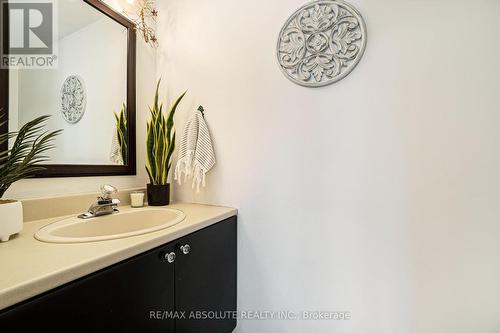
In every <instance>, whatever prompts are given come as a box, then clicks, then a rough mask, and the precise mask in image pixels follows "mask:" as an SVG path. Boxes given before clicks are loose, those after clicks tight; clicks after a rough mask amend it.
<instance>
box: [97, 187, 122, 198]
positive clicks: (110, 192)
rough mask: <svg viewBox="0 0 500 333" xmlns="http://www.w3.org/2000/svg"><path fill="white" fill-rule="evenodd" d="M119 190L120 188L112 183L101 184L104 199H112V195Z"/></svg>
mask: <svg viewBox="0 0 500 333" xmlns="http://www.w3.org/2000/svg"><path fill="white" fill-rule="evenodd" d="M117 192H118V189H117V188H116V187H114V186H112V185H108V184H106V185H102V186H101V198H102V199H104V200H109V199H111V195H113V194H115V193H117Z"/></svg>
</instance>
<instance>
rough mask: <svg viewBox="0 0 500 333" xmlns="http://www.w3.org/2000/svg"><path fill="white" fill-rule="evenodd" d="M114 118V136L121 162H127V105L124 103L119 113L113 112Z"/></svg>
mask: <svg viewBox="0 0 500 333" xmlns="http://www.w3.org/2000/svg"><path fill="white" fill-rule="evenodd" d="M115 119H116V136H117V137H118V144H119V145H120V153H121V156H122V160H123V164H124V165H127V164H128V148H127V147H128V127H127V107H126V106H125V103H123V105H122V109H121V111H120V113H118V114H117V113H115Z"/></svg>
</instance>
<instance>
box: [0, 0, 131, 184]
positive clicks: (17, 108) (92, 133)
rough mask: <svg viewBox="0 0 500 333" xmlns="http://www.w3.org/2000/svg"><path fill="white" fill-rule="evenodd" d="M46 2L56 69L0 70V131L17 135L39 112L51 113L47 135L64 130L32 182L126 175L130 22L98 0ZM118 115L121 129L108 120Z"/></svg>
mask: <svg viewBox="0 0 500 333" xmlns="http://www.w3.org/2000/svg"><path fill="white" fill-rule="evenodd" d="M8 3H9V6H11V3H10V2H8ZM54 3H55V4H56V6H57V7H56V8H57V11H56V13H57V14H56V16H57V19H56V20H55V23H54V24H56V25H57V29H55V30H54V31H56V35H55V36H56V37H55V38H57V44H56V45H57V50H58V51H57V61H58V64H57V67H56V68H51V69H14V68H8V69H5V68H4V69H2V70H1V71H0V72H1V73H0V81H1V82H0V94H1V96H0V97H1V98H0V100H1V102H0V103H1V105H0V108H1V109H2V110H1V111H0V112H3V113H4V116H7V117H8V126H3V128H2V129H1V131H2V132H3V133H5V132H6V131H7V129H8V130H9V131H17V130H18V129H19V128H20V127H21V126H22V125H24V124H25V123H26V122H28V121H30V120H32V119H34V118H36V117H38V116H41V115H46V114H48V115H51V118H50V120H49V121H48V123H47V126H48V128H47V129H48V130H56V129H63V130H64V131H63V133H62V134H61V135H60V136H59V137H58V138H57V139H56V141H55V148H54V149H53V150H51V151H49V152H48V155H49V157H50V162H47V164H46V165H44V167H45V170H43V171H40V172H38V173H37V174H36V175H35V176H36V177H72V176H75V177H81V176H105V175H133V174H135V173H136V160H135V154H136V152H135V142H136V138H135V107H136V106H135V92H136V89H135V80H136V77H135V70H136V69H135V67H136V64H135V52H136V37H135V31H134V25H133V23H132V22H130V21H129V20H127V19H126V18H124V17H122V16H121V15H119V14H118V13H116V12H115V11H113V10H112V9H111V8H109V7H108V6H107V5H105V4H104V3H102V2H101V1H99V0H55V1H54ZM8 13H9V14H5V13H4V15H3V20H2V21H3V25H2V26H3V30H2V36H3V40H2V42H3V43H4V44H5V43H8V45H12V43H10V44H9V41H8V40H9V39H11V40H12V39H13V38H17V37H16V33H17V31H15V28H13V27H17V26H19V25H18V24H13V20H16V19H19V18H18V17H17V16H16V15H13V14H12V13H13V11H12V10H9V11H8ZM9 22H10V23H9ZM10 47H11V48H10V50H12V46H10ZM11 53H12V52H11ZM122 110H123V119H125V120H126V126H125V124H124V122H123V121H122V122H120V121H118V120H117V118H116V117H115V114H117V115H119V114H120V113H121V111H122ZM117 126H120V127H121V131H118V130H117ZM124 129H125V130H124ZM120 133H124V134H123V137H120ZM124 143H125V144H124Z"/></svg>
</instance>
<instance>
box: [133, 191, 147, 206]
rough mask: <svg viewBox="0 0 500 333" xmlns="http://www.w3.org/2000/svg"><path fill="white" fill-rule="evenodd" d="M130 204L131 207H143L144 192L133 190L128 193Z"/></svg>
mask: <svg viewBox="0 0 500 333" xmlns="http://www.w3.org/2000/svg"><path fill="white" fill-rule="evenodd" d="M130 206H131V207H132V208H141V207H144V192H141V191H135V192H131V193H130Z"/></svg>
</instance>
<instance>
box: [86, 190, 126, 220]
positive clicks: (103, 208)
mask: <svg viewBox="0 0 500 333" xmlns="http://www.w3.org/2000/svg"><path fill="white" fill-rule="evenodd" d="M117 192H118V190H117V189H116V187H114V186H111V185H103V186H101V196H100V197H98V198H97V201H96V202H95V203H93V204H92V206H90V208H89V210H88V212H86V213H83V214H81V215H78V218H81V219H90V218H93V217H97V216H102V215H109V214H113V213H114V212H118V209H117V207H118V205H119V204H120V200H118V199H113V198H111V195H113V194H115V193H117Z"/></svg>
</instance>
